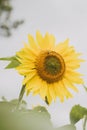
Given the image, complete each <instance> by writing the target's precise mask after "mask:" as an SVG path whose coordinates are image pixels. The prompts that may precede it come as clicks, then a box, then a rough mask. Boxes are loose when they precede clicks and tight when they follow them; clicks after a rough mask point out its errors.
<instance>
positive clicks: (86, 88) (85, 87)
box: [83, 84, 87, 92]
mask: <svg viewBox="0 0 87 130" xmlns="http://www.w3.org/2000/svg"><path fill="white" fill-rule="evenodd" d="M83 87H84V89H85V91H86V92H87V86H85V85H84V84H83Z"/></svg>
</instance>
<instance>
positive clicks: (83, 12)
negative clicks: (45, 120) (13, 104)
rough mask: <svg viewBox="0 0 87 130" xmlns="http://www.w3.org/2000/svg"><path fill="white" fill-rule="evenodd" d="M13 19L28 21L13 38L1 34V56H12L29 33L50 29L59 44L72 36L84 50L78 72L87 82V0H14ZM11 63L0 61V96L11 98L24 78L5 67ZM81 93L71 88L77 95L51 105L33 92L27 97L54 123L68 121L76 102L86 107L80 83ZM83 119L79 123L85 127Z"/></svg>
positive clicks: (77, 47)
mask: <svg viewBox="0 0 87 130" xmlns="http://www.w3.org/2000/svg"><path fill="white" fill-rule="evenodd" d="M12 3H13V6H14V11H13V16H12V17H13V20H16V19H19V20H20V19H22V18H23V19H24V20H25V23H24V24H23V25H21V26H20V27H19V28H18V29H17V30H15V31H14V32H13V35H12V36H11V37H10V38H4V37H1V36H0V57H7V56H12V55H14V54H15V52H16V51H18V50H20V48H21V47H23V42H24V41H25V42H27V34H28V33H30V34H32V35H34V36H35V33H36V31H37V30H40V31H41V33H42V34H43V35H44V34H45V33H46V32H47V31H48V32H49V33H52V34H54V35H55V37H56V41H57V43H58V42H60V41H64V40H65V39H66V38H69V39H70V44H71V45H74V46H75V48H76V50H77V51H78V52H82V53H83V56H82V58H84V59H85V60H86V62H85V63H82V65H81V68H80V69H79V71H80V72H81V73H83V74H84V76H83V78H84V80H85V84H86V85H87V0H15V1H12ZM7 64H8V62H3V61H0V97H2V96H5V97H6V98H7V99H8V100H10V99H13V98H17V97H18V94H19V92H20V89H21V85H22V79H23V77H22V76H20V75H19V74H18V73H17V72H16V71H15V70H13V69H11V70H4V67H5V66H6V65H7ZM77 87H78V89H79V93H75V92H73V91H71V92H72V93H73V95H74V98H72V99H69V100H65V102H64V103H60V102H59V100H57V101H56V102H55V103H52V104H51V105H50V106H49V107H47V105H46V104H45V103H44V102H43V101H42V100H41V99H40V97H39V96H35V97H32V95H30V96H28V97H26V95H25V96H24V99H25V100H26V101H27V102H28V106H30V107H32V105H33V106H36V105H38V104H39V105H44V106H46V107H47V109H48V111H49V112H50V114H51V117H52V122H53V124H54V126H61V125H65V124H68V123H69V112H70V110H71V108H72V106H73V105H75V104H80V105H82V106H84V107H87V92H85V90H84V89H83V86H81V85H80V86H77ZM81 125H82V121H80V122H79V123H78V124H77V125H76V126H77V128H78V129H77V130H82V127H81Z"/></svg>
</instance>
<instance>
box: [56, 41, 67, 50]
mask: <svg viewBox="0 0 87 130" xmlns="http://www.w3.org/2000/svg"><path fill="white" fill-rule="evenodd" d="M68 43H69V39H66V40H65V41H64V42H63V43H59V44H57V45H56V47H55V51H56V52H64V51H66V49H67V47H68Z"/></svg>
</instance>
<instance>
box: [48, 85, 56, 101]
mask: <svg viewBox="0 0 87 130" xmlns="http://www.w3.org/2000/svg"><path fill="white" fill-rule="evenodd" d="M49 93H50V96H51V97H52V99H53V100H54V101H55V99H56V94H55V90H54V85H53V84H49Z"/></svg>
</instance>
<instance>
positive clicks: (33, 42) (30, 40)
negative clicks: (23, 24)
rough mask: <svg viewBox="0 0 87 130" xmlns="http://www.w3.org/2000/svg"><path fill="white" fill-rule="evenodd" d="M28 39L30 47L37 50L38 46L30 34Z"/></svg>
mask: <svg viewBox="0 0 87 130" xmlns="http://www.w3.org/2000/svg"><path fill="white" fill-rule="evenodd" d="M28 41H29V44H30V47H31V48H32V49H34V50H38V47H37V45H36V42H35V40H34V38H33V36H32V35H28Z"/></svg>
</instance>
